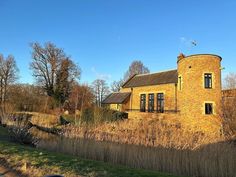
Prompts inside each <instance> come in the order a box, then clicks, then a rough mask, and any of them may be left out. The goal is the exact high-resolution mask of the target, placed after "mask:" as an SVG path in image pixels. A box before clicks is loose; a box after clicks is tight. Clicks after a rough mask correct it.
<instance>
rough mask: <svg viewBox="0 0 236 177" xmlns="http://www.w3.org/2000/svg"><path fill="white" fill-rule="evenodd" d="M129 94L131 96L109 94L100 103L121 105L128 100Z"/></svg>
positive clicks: (120, 93) (127, 94)
mask: <svg viewBox="0 0 236 177" xmlns="http://www.w3.org/2000/svg"><path fill="white" fill-rule="evenodd" d="M130 94H131V93H130V92H115V93H111V94H110V95H109V96H107V97H106V98H105V99H104V100H103V101H102V103H103V104H122V103H124V102H125V101H126V100H127V99H128V98H129V96H130Z"/></svg>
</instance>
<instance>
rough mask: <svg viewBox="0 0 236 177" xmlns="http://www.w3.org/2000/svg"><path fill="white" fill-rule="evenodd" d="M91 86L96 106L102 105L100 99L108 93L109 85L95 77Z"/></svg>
mask: <svg viewBox="0 0 236 177" xmlns="http://www.w3.org/2000/svg"><path fill="white" fill-rule="evenodd" d="M92 88H93V91H94V95H95V102H96V105H97V106H101V105H102V100H103V99H104V98H105V97H106V96H107V95H108V94H109V93H110V91H109V87H108V86H107V83H106V81H105V80H102V79H96V80H95V81H93V83H92Z"/></svg>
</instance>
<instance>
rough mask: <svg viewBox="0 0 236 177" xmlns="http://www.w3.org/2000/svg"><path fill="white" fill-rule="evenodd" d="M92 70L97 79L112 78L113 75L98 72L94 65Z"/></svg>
mask: <svg viewBox="0 0 236 177" xmlns="http://www.w3.org/2000/svg"><path fill="white" fill-rule="evenodd" d="M91 71H92V72H93V73H94V74H95V76H96V79H103V80H110V79H111V75H110V74H106V73H100V72H98V71H97V70H96V68H95V67H92V68H91Z"/></svg>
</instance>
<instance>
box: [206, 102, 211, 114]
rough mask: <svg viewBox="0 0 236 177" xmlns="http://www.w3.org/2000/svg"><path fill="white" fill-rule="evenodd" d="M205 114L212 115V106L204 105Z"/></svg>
mask: <svg viewBox="0 0 236 177" xmlns="http://www.w3.org/2000/svg"><path fill="white" fill-rule="evenodd" d="M205 114H213V104H212V103H205Z"/></svg>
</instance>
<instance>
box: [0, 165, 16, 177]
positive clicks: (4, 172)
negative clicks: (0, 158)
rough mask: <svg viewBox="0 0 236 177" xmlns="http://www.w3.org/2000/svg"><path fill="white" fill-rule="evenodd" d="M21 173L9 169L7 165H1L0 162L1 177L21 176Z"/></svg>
mask: <svg viewBox="0 0 236 177" xmlns="http://www.w3.org/2000/svg"><path fill="white" fill-rule="evenodd" d="M19 176H21V174H19V173H17V172H15V171H12V170H11V169H8V168H6V167H3V166H1V164H0V177H19Z"/></svg>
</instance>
